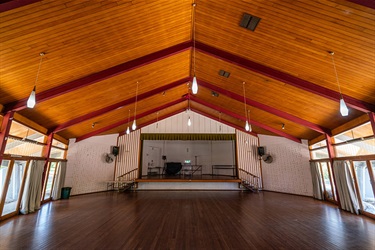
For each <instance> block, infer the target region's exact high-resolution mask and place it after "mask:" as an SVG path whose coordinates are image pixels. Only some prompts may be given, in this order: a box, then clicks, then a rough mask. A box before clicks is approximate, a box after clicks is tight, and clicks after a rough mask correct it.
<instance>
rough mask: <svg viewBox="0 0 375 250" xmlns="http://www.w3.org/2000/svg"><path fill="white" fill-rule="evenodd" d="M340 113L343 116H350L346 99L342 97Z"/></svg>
mask: <svg viewBox="0 0 375 250" xmlns="http://www.w3.org/2000/svg"><path fill="white" fill-rule="evenodd" d="M340 113H341V115H342V116H348V114H349V109H348V107H347V106H346V103H345V101H344V98H342V97H341V99H340Z"/></svg>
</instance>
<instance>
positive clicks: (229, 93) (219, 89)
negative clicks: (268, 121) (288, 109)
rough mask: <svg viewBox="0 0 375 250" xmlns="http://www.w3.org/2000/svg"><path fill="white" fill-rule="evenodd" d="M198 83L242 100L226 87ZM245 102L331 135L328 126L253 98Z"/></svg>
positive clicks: (241, 98)
mask: <svg viewBox="0 0 375 250" xmlns="http://www.w3.org/2000/svg"><path fill="white" fill-rule="evenodd" d="M198 84H199V86H202V87H205V88H208V89H210V90H213V91H215V92H218V93H220V94H223V95H225V96H228V97H230V98H232V99H234V100H237V101H239V102H243V96H241V95H238V94H236V93H233V92H231V91H229V90H227V89H222V88H220V87H217V86H215V85H213V84H210V83H208V82H204V81H201V80H198ZM246 103H247V104H249V105H250V106H253V107H256V108H259V109H261V110H264V111H266V112H268V113H271V114H274V115H277V116H279V117H282V118H284V119H287V120H289V121H292V122H295V123H297V124H300V125H302V126H305V127H307V128H309V129H312V130H315V131H317V132H319V133H322V134H328V135H332V132H331V130H330V129H328V128H325V127H322V126H319V125H317V124H314V123H312V122H309V121H306V120H303V119H301V118H299V117H297V116H294V115H291V114H288V113H285V112H283V111H280V110H278V109H275V108H272V107H270V106H267V105H265V104H263V103H259V102H256V101H253V100H251V99H249V98H246Z"/></svg>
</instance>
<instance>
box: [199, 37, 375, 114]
mask: <svg viewBox="0 0 375 250" xmlns="http://www.w3.org/2000/svg"><path fill="white" fill-rule="evenodd" d="M196 49H197V50H199V51H201V52H203V53H205V54H208V55H211V56H213V57H216V58H219V59H221V60H224V61H227V62H229V63H232V64H235V65H238V66H240V67H242V68H245V69H248V70H251V71H254V72H257V73H259V74H262V75H265V76H267V77H270V78H273V79H276V80H278V81H281V82H284V83H286V84H289V85H292V86H294V87H296V88H300V89H303V90H305V91H308V92H311V93H313V94H316V95H319V96H322V97H324V98H327V99H330V100H334V101H339V100H340V97H341V95H340V93H339V92H337V91H333V90H331V89H328V88H325V87H322V86H319V85H317V84H314V83H311V82H309V81H306V80H303V79H300V78H298V77H295V76H292V75H289V74H287V73H285V72H281V71H278V70H276V69H273V68H270V67H267V66H265V65H262V64H259V63H256V62H253V61H251V60H248V59H246V58H243V57H240V56H237V55H233V54H231V53H229V52H226V51H224V50H221V49H217V48H214V47H212V46H210V45H207V44H204V43H200V42H196ZM343 98H344V99H345V102H346V104H347V105H348V106H350V107H352V108H354V109H357V110H360V111H362V112H365V113H367V112H375V104H371V103H367V102H363V101H361V100H358V99H355V98H353V97H350V96H348V95H344V94H343Z"/></svg>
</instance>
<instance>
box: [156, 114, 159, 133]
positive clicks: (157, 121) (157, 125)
mask: <svg viewBox="0 0 375 250" xmlns="http://www.w3.org/2000/svg"><path fill="white" fill-rule="evenodd" d="M158 127H159V112H156V129H158Z"/></svg>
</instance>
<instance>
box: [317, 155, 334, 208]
mask: <svg viewBox="0 0 375 250" xmlns="http://www.w3.org/2000/svg"><path fill="white" fill-rule="evenodd" d="M320 166H321V169H322V171H321V173H322V177H323V184H324V189H325V193H324V198H325V199H326V200H330V201H335V200H336V193H335V186H334V182H333V178H332V174H331V170H330V166H329V163H328V162H321V163H320Z"/></svg>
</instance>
